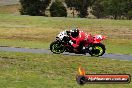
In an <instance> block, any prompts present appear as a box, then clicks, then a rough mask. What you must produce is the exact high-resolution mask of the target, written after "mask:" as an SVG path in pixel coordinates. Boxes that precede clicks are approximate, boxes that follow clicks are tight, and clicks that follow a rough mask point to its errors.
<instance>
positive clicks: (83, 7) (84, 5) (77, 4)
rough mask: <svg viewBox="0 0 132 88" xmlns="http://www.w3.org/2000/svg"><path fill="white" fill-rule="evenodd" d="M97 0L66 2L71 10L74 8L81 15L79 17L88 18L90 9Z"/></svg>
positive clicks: (69, 0) (72, 0) (66, 0)
mask: <svg viewBox="0 0 132 88" xmlns="http://www.w3.org/2000/svg"><path fill="white" fill-rule="evenodd" d="M94 1H95V0H65V3H66V4H67V6H68V7H69V8H74V9H75V10H76V11H77V12H78V13H79V14H78V16H79V17H82V18H83V17H86V16H87V15H88V7H89V6H91V5H92V4H93V2H94Z"/></svg>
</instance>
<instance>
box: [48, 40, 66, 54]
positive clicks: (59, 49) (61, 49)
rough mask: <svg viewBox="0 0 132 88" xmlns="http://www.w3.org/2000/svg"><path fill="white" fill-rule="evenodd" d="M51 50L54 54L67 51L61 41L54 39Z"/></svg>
mask: <svg viewBox="0 0 132 88" xmlns="http://www.w3.org/2000/svg"><path fill="white" fill-rule="evenodd" d="M50 50H51V52H53V53H54V54H61V53H63V52H64V51H65V46H63V45H62V44H61V43H60V42H58V41H54V42H52V43H51V44H50Z"/></svg>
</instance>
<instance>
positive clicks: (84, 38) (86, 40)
mask: <svg viewBox="0 0 132 88" xmlns="http://www.w3.org/2000/svg"><path fill="white" fill-rule="evenodd" d="M70 37H71V40H72V41H75V43H72V44H71V45H72V46H73V47H74V48H78V47H79V45H80V43H81V42H83V44H84V45H83V46H88V45H89V44H90V43H92V42H93V37H92V35H91V34H87V33H85V32H83V31H79V35H78V36H77V37H76V38H73V37H72V36H70Z"/></svg>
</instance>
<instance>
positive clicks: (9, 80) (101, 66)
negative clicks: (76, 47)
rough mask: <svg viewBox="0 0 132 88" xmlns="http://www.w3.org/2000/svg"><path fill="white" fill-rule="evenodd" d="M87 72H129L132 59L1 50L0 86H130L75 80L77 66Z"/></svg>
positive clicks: (35, 87)
mask: <svg viewBox="0 0 132 88" xmlns="http://www.w3.org/2000/svg"><path fill="white" fill-rule="evenodd" d="M80 65H82V66H83V67H84V68H85V69H86V72H87V74H101V73H102V74H131V75H132V69H131V67H132V62H131V61H119V60H111V59H106V58H95V57H86V56H64V55H45V54H31V53H11V52H0V66H1V68H0V84H1V85H0V88H82V87H83V88H88V87H89V88H106V87H107V86H109V88H131V86H132V83H130V84H114V85H113V84H88V85H84V86H80V85H78V84H77V83H76V81H75V76H76V75H77V74H78V67H79V66H80Z"/></svg>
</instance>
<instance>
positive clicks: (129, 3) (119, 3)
mask: <svg viewBox="0 0 132 88" xmlns="http://www.w3.org/2000/svg"><path fill="white" fill-rule="evenodd" d="M20 4H21V9H20V13H21V14H22V15H32V16H45V11H46V9H47V8H49V11H50V15H51V16H52V17H67V8H69V9H70V10H72V11H73V12H72V14H73V16H74V14H75V11H76V12H77V13H78V14H77V16H78V17H81V18H85V17H87V16H88V15H89V13H92V14H93V15H94V16H95V17H96V18H98V19H100V18H113V19H132V0H20ZM88 8H91V10H89V9H88Z"/></svg>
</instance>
